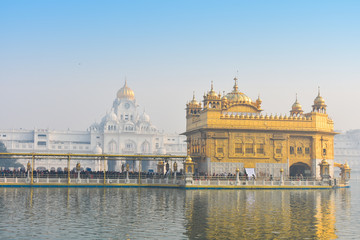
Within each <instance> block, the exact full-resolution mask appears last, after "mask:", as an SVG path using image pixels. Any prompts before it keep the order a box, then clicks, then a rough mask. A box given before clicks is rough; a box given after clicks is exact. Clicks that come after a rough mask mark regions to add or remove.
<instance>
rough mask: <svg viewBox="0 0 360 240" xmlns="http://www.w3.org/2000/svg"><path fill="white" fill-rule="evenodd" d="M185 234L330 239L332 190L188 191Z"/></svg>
mask: <svg viewBox="0 0 360 240" xmlns="http://www.w3.org/2000/svg"><path fill="white" fill-rule="evenodd" d="M186 203H187V208H186V218H187V219H188V220H189V221H188V223H187V226H186V228H187V235H188V237H189V238H190V239H194V238H199V239H222V238H223V237H224V236H226V237H227V238H229V239H239V238H240V239H274V238H289V237H291V238H296V239H304V238H310V239H314V238H315V239H334V238H336V237H337V236H336V234H335V215H334V211H335V201H334V191H331V190H324V191H323V190H322V191H304V190H298V191H293V190H291V191H289V190H275V191H274V190H264V191H259V190H247V191H233V190H229V191H187V192H186Z"/></svg>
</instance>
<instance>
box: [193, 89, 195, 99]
mask: <svg viewBox="0 0 360 240" xmlns="http://www.w3.org/2000/svg"><path fill="white" fill-rule="evenodd" d="M193 100H195V91H193Z"/></svg>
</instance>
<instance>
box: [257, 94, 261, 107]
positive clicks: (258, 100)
mask: <svg viewBox="0 0 360 240" xmlns="http://www.w3.org/2000/svg"><path fill="white" fill-rule="evenodd" d="M256 103H257V104H259V105H260V104H261V103H262V100H261V98H260V95H259V96H258V98H257V99H256Z"/></svg>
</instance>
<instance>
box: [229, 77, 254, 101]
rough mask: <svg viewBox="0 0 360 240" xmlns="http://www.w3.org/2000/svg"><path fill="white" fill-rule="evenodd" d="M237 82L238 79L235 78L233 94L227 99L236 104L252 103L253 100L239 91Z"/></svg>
mask: <svg viewBox="0 0 360 240" xmlns="http://www.w3.org/2000/svg"><path fill="white" fill-rule="evenodd" d="M237 80H238V79H237V78H236V77H235V78H234V81H235V85H234V89H233V90H232V92H230V93H228V94H227V95H226V97H227V99H228V100H229V101H234V102H249V103H251V102H252V101H251V98H249V97H248V96H246V95H245V94H244V93H242V92H240V91H239V90H238V85H237Z"/></svg>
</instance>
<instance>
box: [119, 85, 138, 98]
mask: <svg viewBox="0 0 360 240" xmlns="http://www.w3.org/2000/svg"><path fill="white" fill-rule="evenodd" d="M117 97H118V98H120V99H124V98H125V99H129V100H134V99H135V94H134V91H133V90H131V88H129V87H128V86H127V82H126V80H125V84H124V86H123V87H122V88H121V89H120V90H119V91H118V92H117Z"/></svg>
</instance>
